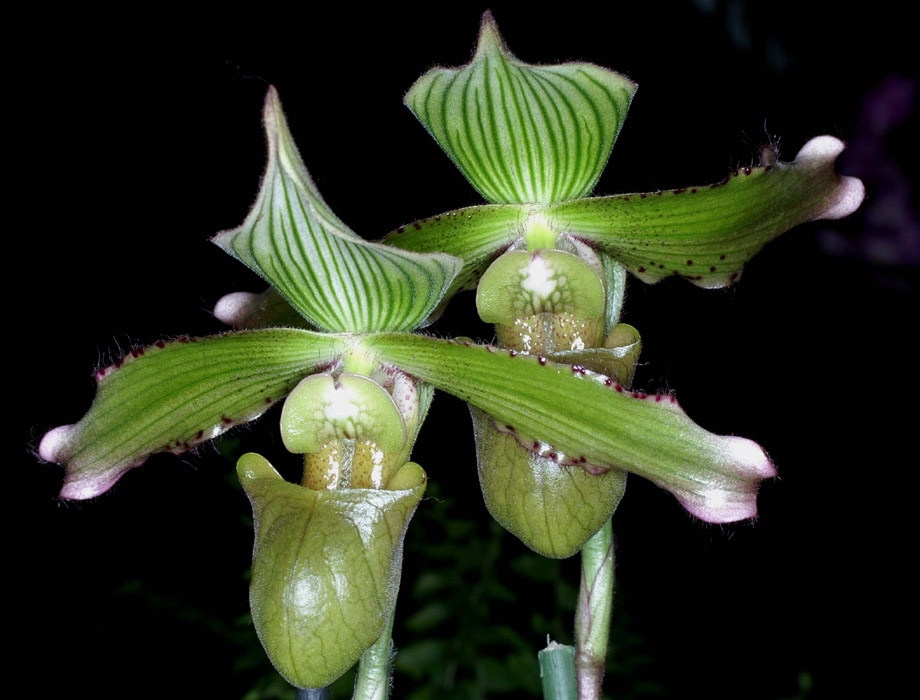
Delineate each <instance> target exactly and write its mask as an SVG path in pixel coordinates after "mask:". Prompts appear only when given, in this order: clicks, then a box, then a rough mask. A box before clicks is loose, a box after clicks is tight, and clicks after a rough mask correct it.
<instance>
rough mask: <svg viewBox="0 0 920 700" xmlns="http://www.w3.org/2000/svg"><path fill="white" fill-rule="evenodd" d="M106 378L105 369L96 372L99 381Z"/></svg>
mask: <svg viewBox="0 0 920 700" xmlns="http://www.w3.org/2000/svg"><path fill="white" fill-rule="evenodd" d="M104 376H105V370H104V369H100V370H99V371H98V372H96V379H97V380H99V379H102V378H103V377H104Z"/></svg>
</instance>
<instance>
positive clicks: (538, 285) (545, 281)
mask: <svg viewBox="0 0 920 700" xmlns="http://www.w3.org/2000/svg"><path fill="white" fill-rule="evenodd" d="M556 285H557V282H556V280H555V279H554V273H553V270H552V268H550V266H549V265H547V264H546V261H545V260H544V259H543V258H542V257H540V255H534V256H533V258H532V259H531V261H530V264H529V265H528V266H527V272H526V275H525V277H524V280H523V281H522V282H521V287H522V288H523V289H525V290H527V291H528V292H530V293H531V294H533V296H534V297H535V300H536V301H538V302H540V303H542V302H544V301H546V300H547V299H549V296H550V295H551V294H552V293H553V292H554V291H555V290H556Z"/></svg>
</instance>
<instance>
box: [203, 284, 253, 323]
mask: <svg viewBox="0 0 920 700" xmlns="http://www.w3.org/2000/svg"><path fill="white" fill-rule="evenodd" d="M257 297H258V295H257V294H253V293H252V292H232V293H230V294H227V295H226V296H223V297H221V298H220V299H219V300H218V302H217V304H215V305H214V317H215V318H216V319H217V320H218V321H220V322H221V323H226V324H227V325H228V326H234V325H236V324H238V323H240V322H242V321H243V320H244V319H245V318H246V316H247V315H248V314H249V313H250V310H251V307H252V305H253V304H254V303H255V302H256V299H257Z"/></svg>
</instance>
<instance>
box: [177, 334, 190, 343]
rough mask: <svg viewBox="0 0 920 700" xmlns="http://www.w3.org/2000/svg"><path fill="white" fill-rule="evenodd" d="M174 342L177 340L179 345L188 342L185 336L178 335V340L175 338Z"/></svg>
mask: <svg viewBox="0 0 920 700" xmlns="http://www.w3.org/2000/svg"><path fill="white" fill-rule="evenodd" d="M176 340H178V341H179V342H180V343H187V342H188V336H187V335H180V336H179V337H178V338H176Z"/></svg>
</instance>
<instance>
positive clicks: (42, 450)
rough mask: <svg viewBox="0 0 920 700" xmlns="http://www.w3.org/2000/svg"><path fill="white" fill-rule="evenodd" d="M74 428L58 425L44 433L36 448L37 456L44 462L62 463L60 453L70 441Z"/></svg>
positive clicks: (62, 459)
mask: <svg viewBox="0 0 920 700" xmlns="http://www.w3.org/2000/svg"><path fill="white" fill-rule="evenodd" d="M74 427H75V426H73V425H59V426H58V427H56V428H52V429H51V430H49V431H48V432H47V433H45V437H43V438H42V441H41V444H39V446H38V456H39V457H41V458H42V459H43V460H45V461H46V462H56V463H58V464H60V463H61V462H63V461H64V458H63V457H62V453H63V452H64V449H65V448H66V447H67V443H68V442H69V441H70V436H71V435H73V431H74Z"/></svg>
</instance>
